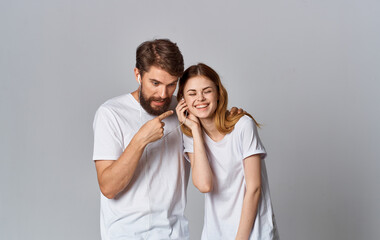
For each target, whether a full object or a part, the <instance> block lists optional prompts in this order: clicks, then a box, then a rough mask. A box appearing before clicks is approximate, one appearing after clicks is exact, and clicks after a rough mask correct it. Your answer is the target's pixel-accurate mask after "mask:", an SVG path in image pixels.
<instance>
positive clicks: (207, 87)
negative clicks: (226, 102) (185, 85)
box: [186, 86, 211, 92]
mask: <svg viewBox="0 0 380 240" xmlns="http://www.w3.org/2000/svg"><path fill="white" fill-rule="evenodd" d="M207 88H211V86H208V87H205V88H203V89H202V91H203V90H206V89H207ZM190 91H196V90H195V89H189V90H187V91H186V92H190Z"/></svg>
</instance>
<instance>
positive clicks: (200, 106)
mask: <svg viewBox="0 0 380 240" xmlns="http://www.w3.org/2000/svg"><path fill="white" fill-rule="evenodd" d="M207 106H208V104H203V105H197V106H195V108H197V109H199V108H205V107H207Z"/></svg>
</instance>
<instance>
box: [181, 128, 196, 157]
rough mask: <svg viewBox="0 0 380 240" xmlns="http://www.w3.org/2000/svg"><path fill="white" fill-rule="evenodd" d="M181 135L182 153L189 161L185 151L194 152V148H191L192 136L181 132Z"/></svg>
mask: <svg viewBox="0 0 380 240" xmlns="http://www.w3.org/2000/svg"><path fill="white" fill-rule="evenodd" d="M182 135H183V147H184V150H183V154H184V156H185V158H186V160H187V161H189V162H190V158H189V156H188V155H187V153H193V152H194V149H193V143H194V142H193V138H192V137H188V136H186V135H185V134H182Z"/></svg>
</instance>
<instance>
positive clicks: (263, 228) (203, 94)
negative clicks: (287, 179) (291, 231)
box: [176, 63, 279, 240]
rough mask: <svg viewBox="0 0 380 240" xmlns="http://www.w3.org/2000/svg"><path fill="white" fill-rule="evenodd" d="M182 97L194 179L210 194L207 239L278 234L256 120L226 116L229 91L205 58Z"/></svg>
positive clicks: (184, 81) (183, 84)
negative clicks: (205, 61)
mask: <svg viewBox="0 0 380 240" xmlns="http://www.w3.org/2000/svg"><path fill="white" fill-rule="evenodd" d="M177 98H178V100H179V103H178V105H177V108H176V112H177V115H178V120H179V121H181V122H182V123H183V124H182V126H181V128H182V131H183V133H184V146H185V150H184V151H185V155H186V158H187V159H188V160H189V161H190V163H191V167H192V179H193V183H194V185H195V187H197V188H198V189H199V191H201V192H202V193H206V196H205V217H204V226H203V232H202V239H203V240H205V239H210V240H214V239H279V237H278V232H277V228H276V223H275V220H274V215H273V212H272V205H271V201H270V195H269V188H268V181H267V174H266V168H265V163H264V161H263V159H264V158H265V156H266V152H265V149H264V147H263V145H262V143H261V141H260V139H259V136H258V134H257V129H256V125H257V123H256V121H255V120H254V119H253V118H252V116H250V115H249V114H247V113H242V114H237V115H235V116H233V117H227V114H226V112H227V110H226V109H227V100H228V99H227V92H226V90H225V88H224V87H223V85H222V84H221V82H220V78H219V76H218V74H217V73H216V72H215V71H214V70H213V69H212V68H210V67H209V66H207V65H205V64H202V63H199V64H197V65H193V66H191V67H189V68H188V69H187V70H186V71H185V72H184V74H183V76H182V77H181V78H180V81H179V90H178V95H177Z"/></svg>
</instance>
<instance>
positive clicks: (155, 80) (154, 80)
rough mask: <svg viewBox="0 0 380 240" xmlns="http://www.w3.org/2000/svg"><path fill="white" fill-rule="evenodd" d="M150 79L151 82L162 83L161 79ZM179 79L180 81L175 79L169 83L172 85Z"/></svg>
mask: <svg viewBox="0 0 380 240" xmlns="http://www.w3.org/2000/svg"><path fill="white" fill-rule="evenodd" d="M149 80H150V81H151V82H159V83H162V82H161V81H158V80H157V79H154V78H149ZM177 81H178V79H176V80H174V81H173V82H171V83H169V84H168V85H170V84H174V83H177Z"/></svg>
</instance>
